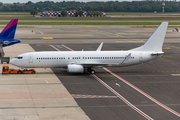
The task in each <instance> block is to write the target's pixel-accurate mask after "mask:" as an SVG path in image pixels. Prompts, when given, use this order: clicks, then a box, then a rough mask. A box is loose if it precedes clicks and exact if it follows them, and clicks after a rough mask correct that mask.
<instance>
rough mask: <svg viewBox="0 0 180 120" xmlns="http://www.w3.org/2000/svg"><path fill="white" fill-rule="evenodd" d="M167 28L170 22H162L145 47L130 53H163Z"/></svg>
mask: <svg viewBox="0 0 180 120" xmlns="http://www.w3.org/2000/svg"><path fill="white" fill-rule="evenodd" d="M167 26H168V22H162V23H161V25H160V26H159V27H158V28H157V30H156V31H155V32H154V33H153V34H152V35H151V37H150V38H149V39H148V40H147V41H146V43H145V44H144V45H142V46H140V47H138V48H134V49H131V50H130V51H154V52H162V46H163V42H164V38H165V35H166V30H167Z"/></svg>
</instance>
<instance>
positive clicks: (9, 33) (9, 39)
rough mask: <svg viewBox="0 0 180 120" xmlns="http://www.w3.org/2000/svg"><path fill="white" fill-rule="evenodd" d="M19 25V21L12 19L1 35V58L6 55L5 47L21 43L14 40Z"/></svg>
mask: <svg viewBox="0 0 180 120" xmlns="http://www.w3.org/2000/svg"><path fill="white" fill-rule="evenodd" d="M17 23H18V19H12V20H11V21H10V22H9V23H8V24H7V25H6V27H5V28H4V29H3V30H2V31H1V33H0V58H1V57H3V56H4V55H5V53H4V50H3V47H6V46H10V45H13V44H16V43H20V42H21V41H20V40H18V39H14V35H15V32H16V27H17Z"/></svg>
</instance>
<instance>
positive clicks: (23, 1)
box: [0, 0, 141, 3]
mask: <svg viewBox="0 0 180 120" xmlns="http://www.w3.org/2000/svg"><path fill="white" fill-rule="evenodd" d="M28 1H31V2H33V3H36V2H39V1H48V0H16V1H14V0H1V1H0V2H2V3H14V2H16V3H17V2H20V3H27V2H28ZM49 1H54V2H60V1H63V0H49ZM64 1H83V2H89V1H116V0H64ZM118 1H132V0H118ZM136 1H141V0H136Z"/></svg>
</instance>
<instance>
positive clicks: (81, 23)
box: [0, 22, 180, 25]
mask: <svg viewBox="0 0 180 120" xmlns="http://www.w3.org/2000/svg"><path fill="white" fill-rule="evenodd" d="M7 23H8V22H0V25H6V24H7ZM160 24H161V22H18V25H160ZM169 25H180V22H169Z"/></svg>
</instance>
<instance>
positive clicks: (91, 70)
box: [87, 67, 95, 74]
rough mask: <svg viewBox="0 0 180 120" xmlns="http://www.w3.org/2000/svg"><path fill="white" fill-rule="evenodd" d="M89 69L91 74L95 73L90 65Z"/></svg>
mask: <svg viewBox="0 0 180 120" xmlns="http://www.w3.org/2000/svg"><path fill="white" fill-rule="evenodd" d="M87 71H88V72H89V73H91V74H95V71H94V70H93V69H91V68H90V67H89V68H87Z"/></svg>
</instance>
